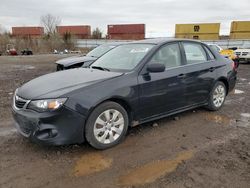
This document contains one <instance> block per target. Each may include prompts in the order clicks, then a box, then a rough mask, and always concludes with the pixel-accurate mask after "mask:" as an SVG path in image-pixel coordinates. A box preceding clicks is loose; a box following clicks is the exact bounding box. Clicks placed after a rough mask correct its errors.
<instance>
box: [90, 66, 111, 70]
mask: <svg viewBox="0 0 250 188" xmlns="http://www.w3.org/2000/svg"><path fill="white" fill-rule="evenodd" d="M91 68H92V69H99V70H103V71H110V70H109V69H108V68H105V67H99V66H91Z"/></svg>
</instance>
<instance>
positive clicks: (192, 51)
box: [183, 42, 207, 64]
mask: <svg viewBox="0 0 250 188" xmlns="http://www.w3.org/2000/svg"><path fill="white" fill-rule="evenodd" d="M183 47H184V50H185V54H186V59H187V64H194V63H202V62H205V61H207V54H206V52H205V50H204V49H203V48H202V46H201V45H200V44H196V43H188V42H184V43H183Z"/></svg>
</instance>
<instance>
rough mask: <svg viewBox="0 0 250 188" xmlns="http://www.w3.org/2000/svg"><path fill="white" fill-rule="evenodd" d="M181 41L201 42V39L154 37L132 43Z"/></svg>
mask: <svg viewBox="0 0 250 188" xmlns="http://www.w3.org/2000/svg"><path fill="white" fill-rule="evenodd" d="M175 41H176V42H179V41H190V42H201V41H199V40H192V39H176V38H154V39H145V40H138V41H134V42H130V43H145V44H156V45H157V44H163V43H167V42H175Z"/></svg>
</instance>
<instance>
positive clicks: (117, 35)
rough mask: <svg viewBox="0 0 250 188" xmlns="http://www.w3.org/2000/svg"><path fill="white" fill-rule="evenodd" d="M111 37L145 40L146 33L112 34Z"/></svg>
mask: <svg viewBox="0 0 250 188" xmlns="http://www.w3.org/2000/svg"><path fill="white" fill-rule="evenodd" d="M108 38H109V39H115V40H143V39H145V34H140V33H139V34H138V33H134V34H133V33H131V34H110V35H108Z"/></svg>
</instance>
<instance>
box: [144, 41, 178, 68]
mask: <svg viewBox="0 0 250 188" xmlns="http://www.w3.org/2000/svg"><path fill="white" fill-rule="evenodd" d="M149 63H161V64H164V65H165V66H166V69H167V68H173V67H178V66H180V65H181V53H180V49H179V45H178V44H177V43H175V44H167V45H166V46H163V47H162V48H160V49H159V50H158V51H157V52H156V53H155V54H154V56H153V57H152V59H151V60H150V62H149Z"/></svg>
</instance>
